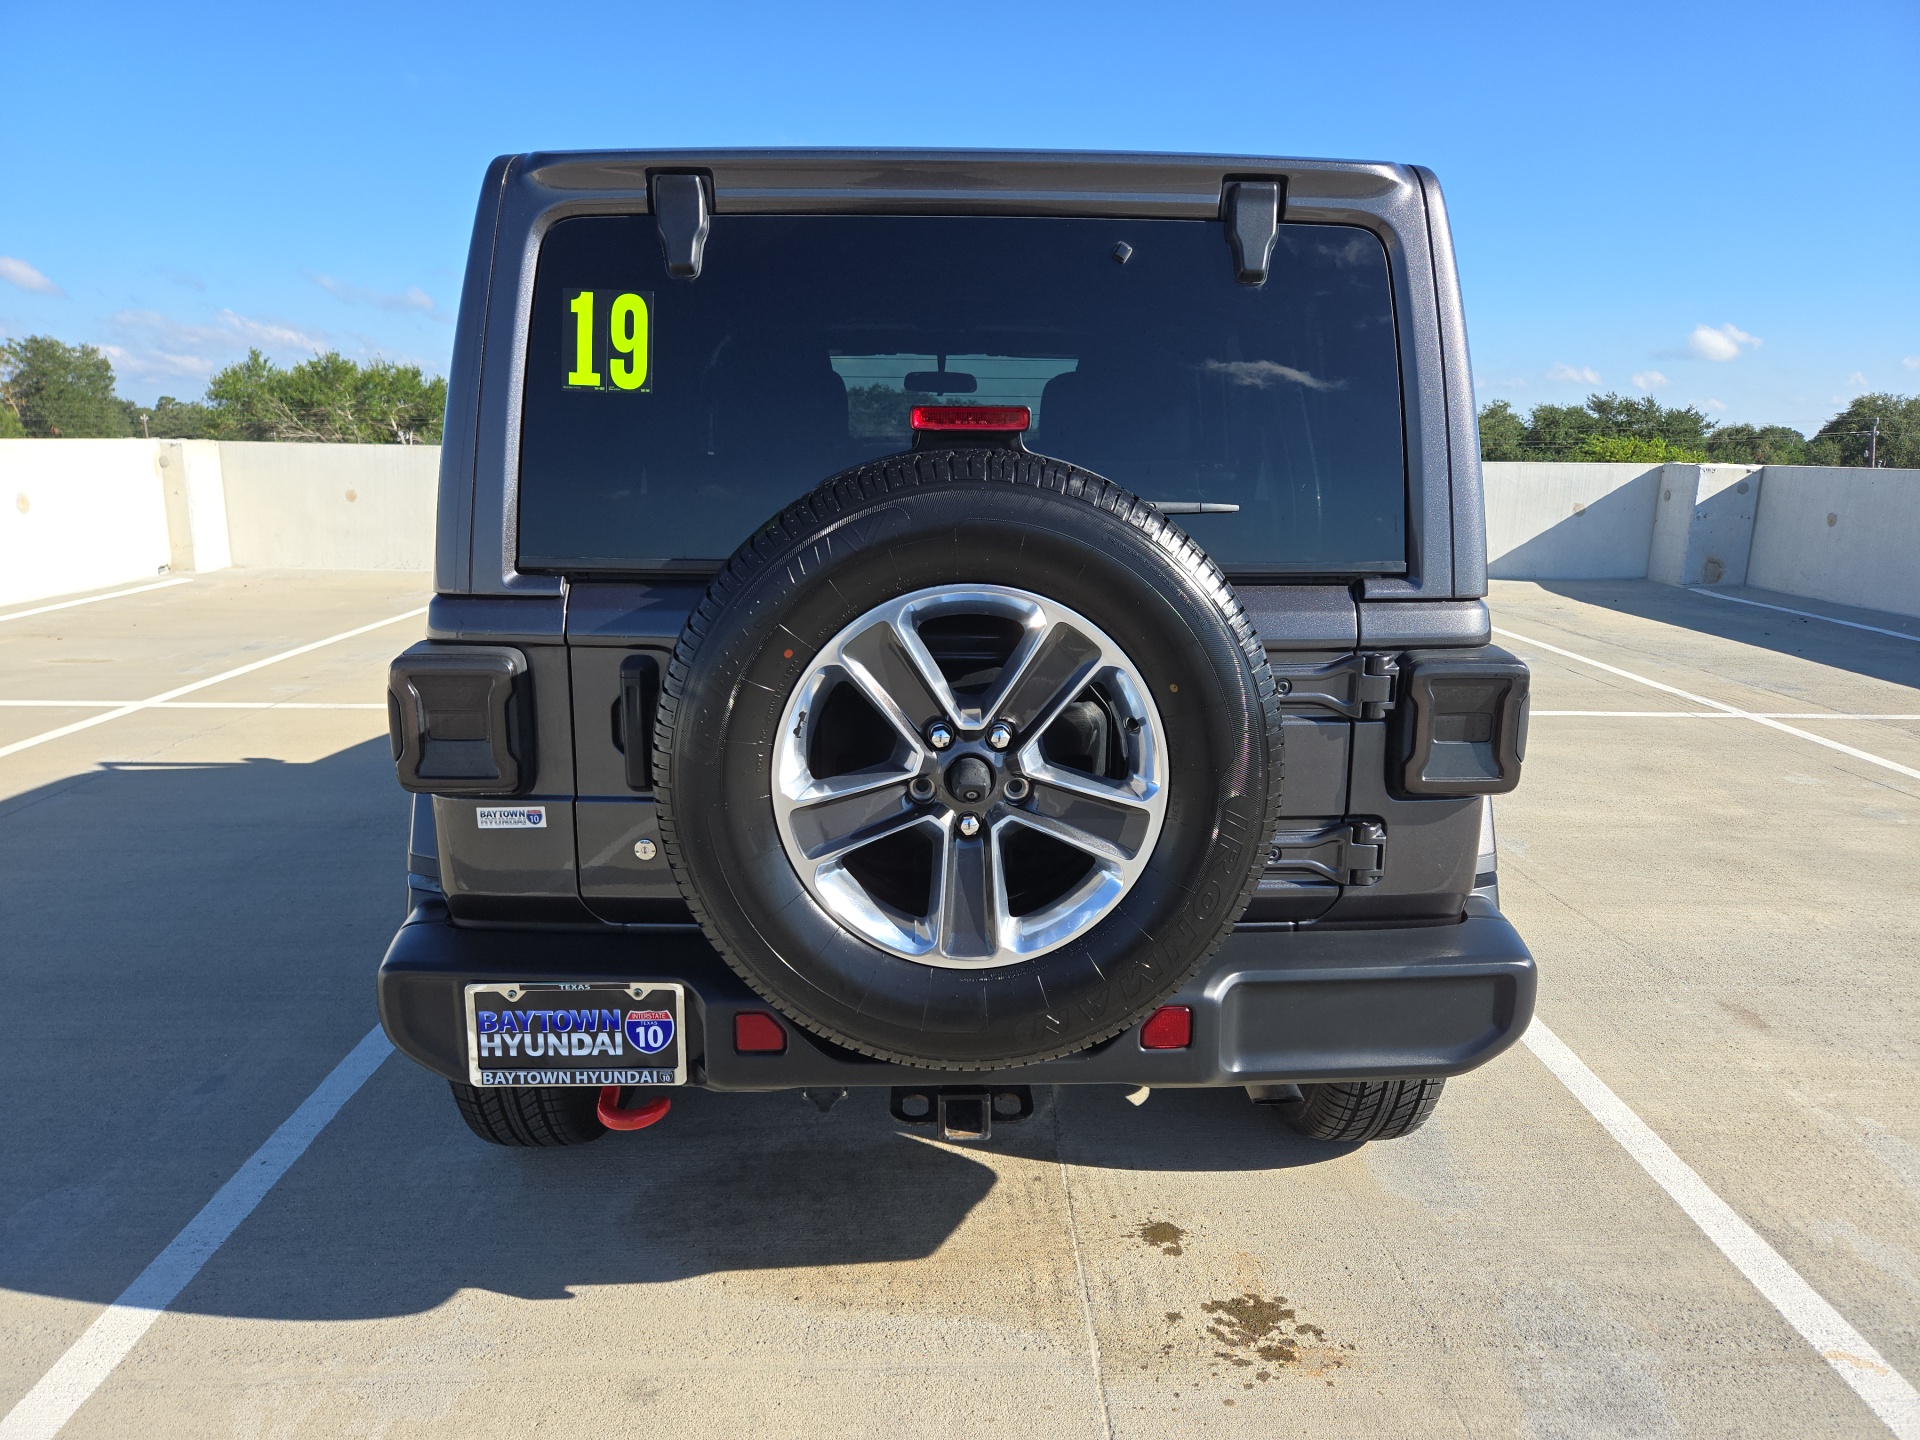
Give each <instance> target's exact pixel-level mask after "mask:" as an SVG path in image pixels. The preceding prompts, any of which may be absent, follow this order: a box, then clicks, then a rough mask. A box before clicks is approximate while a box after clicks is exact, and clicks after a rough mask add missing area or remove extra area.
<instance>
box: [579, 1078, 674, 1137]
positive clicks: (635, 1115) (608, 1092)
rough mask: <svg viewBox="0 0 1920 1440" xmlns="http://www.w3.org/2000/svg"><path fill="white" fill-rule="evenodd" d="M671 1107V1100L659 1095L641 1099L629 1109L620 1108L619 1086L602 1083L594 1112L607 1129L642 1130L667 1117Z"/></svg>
mask: <svg viewBox="0 0 1920 1440" xmlns="http://www.w3.org/2000/svg"><path fill="white" fill-rule="evenodd" d="M672 1108H673V1101H671V1100H669V1099H668V1098H667V1097H666V1096H664V1095H661V1096H659V1097H657V1098H655V1099H652V1100H647V1101H643V1102H642V1103H640V1104H639V1105H636V1106H634V1108H633V1109H631V1110H622V1109H621V1108H620V1087H619V1086H618V1085H602V1086H601V1087H600V1104H599V1105H598V1106H597V1107H596V1113H597V1114H598V1115H599V1116H600V1123H601V1124H602V1125H604V1126H606V1127H607V1129H609V1130H644V1129H646V1128H647V1126H649V1125H653V1124H656V1123H657V1122H659V1121H661V1120H664V1119H666V1118H667V1111H669V1110H671V1109H672Z"/></svg>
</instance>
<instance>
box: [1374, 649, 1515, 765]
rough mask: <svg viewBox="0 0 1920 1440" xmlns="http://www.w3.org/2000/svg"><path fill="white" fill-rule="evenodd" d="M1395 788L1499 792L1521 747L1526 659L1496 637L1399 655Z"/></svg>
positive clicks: (1394, 715)
mask: <svg viewBox="0 0 1920 1440" xmlns="http://www.w3.org/2000/svg"><path fill="white" fill-rule="evenodd" d="M1400 684H1401V691H1400V703H1399V705H1398V706H1397V707H1396V708H1395V710H1394V712H1393V723H1394V731H1395V736H1396V739H1397V741H1398V745H1397V753H1398V765H1397V770H1398V773H1397V774H1396V775H1395V776H1394V779H1395V781H1396V782H1397V783H1396V785H1395V788H1396V789H1398V790H1399V791H1400V792H1401V793H1403V794H1405V795H1410V796H1416V797H1418V796H1428V795H1456V796H1457V795H1504V794H1506V793H1507V791H1509V790H1511V789H1513V787H1514V786H1516V785H1518V784H1519V783H1520V762H1521V761H1522V760H1523V759H1525V758H1526V753H1527V667H1526V663H1525V662H1524V661H1522V660H1520V659H1519V658H1518V657H1517V656H1514V655H1510V654H1508V653H1507V652H1506V651H1505V650H1502V649H1500V648H1499V646H1497V645H1484V646H1481V647H1480V648H1479V649H1477V650H1414V651H1410V652H1408V653H1407V654H1405V655H1403V656H1401V657H1400Z"/></svg>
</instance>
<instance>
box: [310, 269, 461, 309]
mask: <svg viewBox="0 0 1920 1440" xmlns="http://www.w3.org/2000/svg"><path fill="white" fill-rule="evenodd" d="M304 273H305V274H306V277H307V279H309V280H311V281H312V282H313V283H314V284H316V285H318V286H319V287H320V288H321V289H322V290H324V291H326V292H327V293H328V294H329V295H331V296H333V297H334V299H336V300H344V301H345V302H346V303H347V304H349V305H371V306H373V307H375V308H376V309H380V310H386V311H390V312H393V313H397V314H418V315H432V316H434V317H436V318H439V317H440V307H439V306H438V305H436V304H434V301H433V297H432V296H431V295H429V294H427V292H426V291H424V290H422V289H421V288H420V287H419V286H418V285H409V286H408V287H407V288H406V289H405V290H402V291H401V292H400V293H399V294H398V295H386V294H382V293H381V292H380V291H378V290H368V289H366V288H365V287H363V286H359V285H349V284H348V283H347V282H346V281H344V280H336V279H334V278H333V276H331V275H320V274H316V273H314V272H313V271H306V272H304Z"/></svg>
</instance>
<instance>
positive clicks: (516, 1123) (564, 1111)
mask: <svg viewBox="0 0 1920 1440" xmlns="http://www.w3.org/2000/svg"><path fill="white" fill-rule="evenodd" d="M447 1083H448V1084H449V1085H451V1086H452V1088H453V1103H454V1104H455V1105H457V1106H459V1107H460V1118H461V1119H462V1120H464V1121H466V1122H467V1128H468V1129H470V1130H471V1131H473V1133H474V1134H476V1135H478V1136H479V1137H480V1138H481V1139H482V1140H485V1141H488V1142H489V1143H491V1144H494V1145H520V1146H541V1147H545V1146H553V1145H585V1144H586V1143H587V1142H588V1141H590V1140H598V1139H599V1138H600V1137H601V1136H602V1135H604V1134H606V1133H607V1127H606V1126H604V1125H602V1124H601V1123H600V1116H599V1115H598V1113H597V1112H596V1107H597V1106H598V1104H599V1099H600V1092H599V1091H598V1090H594V1089H591V1088H589V1087H584V1086H579V1087H576V1086H570V1085H547V1086H540V1087H538V1088H534V1089H526V1090H497V1089H492V1088H487V1089H482V1088H480V1087H479V1086H475V1085H463V1084H461V1083H460V1082H459V1081H458V1080H451V1081H448V1082H447Z"/></svg>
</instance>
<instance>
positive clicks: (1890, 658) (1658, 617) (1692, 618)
mask: <svg viewBox="0 0 1920 1440" xmlns="http://www.w3.org/2000/svg"><path fill="white" fill-rule="evenodd" d="M1532 583H1534V584H1536V585H1538V586H1539V587H1540V588H1541V589H1542V590H1545V591H1548V592H1549V593H1551V594H1554V595H1562V596H1565V597H1566V598H1567V599H1569V600H1577V601H1579V602H1580V603H1581V604H1583V605H1592V606H1595V607H1596V608H1598V609H1602V610H1611V611H1614V612H1615V613H1617V614H1621V615H1633V616H1637V617H1639V618H1640V619H1643V620H1655V621H1658V622H1660V623H1661V624H1663V625H1677V626H1680V627H1681V628H1683V629H1687V630H1693V631H1696V632H1698V633H1700V634H1702V635H1713V636H1716V637H1718V638H1719V639H1722V640H1733V641H1737V642H1738V643H1740V644H1742V645H1752V646H1756V647H1758V648H1760V649H1763V650H1772V651H1774V652H1776V653H1778V654H1781V655H1791V656H1793V657H1794V658H1796V659H1800V660H1808V661H1811V662H1813V663H1814V664H1816V665H1827V666H1831V667H1833V668H1835V669H1839V670H1848V671H1851V672H1852V673H1854V674H1856V675H1865V676H1870V677H1871V678H1873V679H1875V680H1884V681H1887V682H1888V683H1889V684H1893V685H1906V686H1910V687H1913V688H1916V689H1920V636H1916V638H1915V639H1913V640H1906V639H1899V638H1896V637H1895V636H1891V635H1875V634H1872V633H1871V632H1869V631H1865V630H1851V629H1848V628H1847V627H1846V626H1844V625H1832V624H1829V623H1827V622H1826V621H1824V620H1804V619H1801V618H1800V617H1799V616H1797V615H1785V614H1782V613H1781V612H1780V611H1778V610H1767V609H1763V608H1761V607H1760V606H1758V605H1734V604H1729V603H1728V602H1727V601H1725V600H1717V599H1714V598H1713V597H1712V596H1711V595H1700V594H1695V593H1694V592H1693V591H1691V590H1685V589H1682V588H1680V587H1679V586H1676V585H1661V584H1656V583H1655V582H1653V581H1651V580H1536V581H1534V582H1532ZM1738 593H1739V594H1741V595H1743V596H1749V597H1751V598H1753V599H1756V600H1762V601H1766V602H1768V603H1771V604H1776V605H1784V606H1787V607H1788V608H1790V609H1805V608H1809V607H1808V606H1807V604H1806V602H1804V601H1799V600H1797V599H1796V598H1795V597H1794V596H1791V595H1775V594H1773V593H1771V592H1769V591H1754V590H1741V591H1739V592H1738ZM1494 607H1495V614H1494V623H1495V624H1499V623H1501V618H1502V617H1501V615H1500V612H1499V603H1498V601H1497V600H1495V602H1494ZM1850 618H1853V617H1850ZM1862 619H1863V623H1865V624H1873V623H1875V621H1874V620H1873V618H1872V614H1871V612H1863V616H1862ZM1902 623H1912V622H1910V621H1905V620H1904V617H1900V616H1893V617H1889V628H1893V629H1898V628H1900V627H1901V625H1902ZM1496 638H1498V637H1496ZM1809 708H1812V707H1809Z"/></svg>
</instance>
